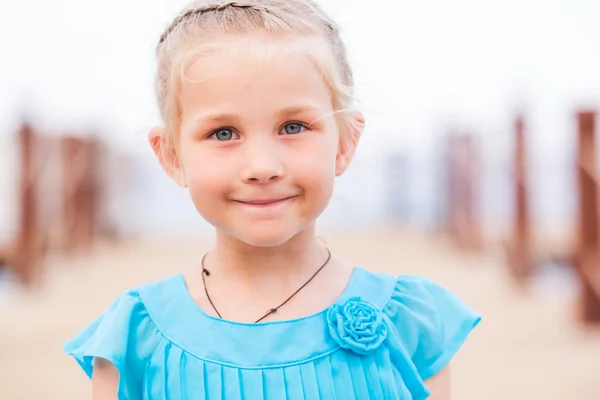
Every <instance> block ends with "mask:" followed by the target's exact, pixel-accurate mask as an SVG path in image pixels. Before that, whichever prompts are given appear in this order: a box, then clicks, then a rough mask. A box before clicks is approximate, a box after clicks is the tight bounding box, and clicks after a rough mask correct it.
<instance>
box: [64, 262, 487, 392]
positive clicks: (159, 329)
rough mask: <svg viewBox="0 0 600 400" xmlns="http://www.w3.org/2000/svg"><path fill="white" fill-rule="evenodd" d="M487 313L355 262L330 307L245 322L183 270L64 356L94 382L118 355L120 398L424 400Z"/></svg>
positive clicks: (123, 301) (109, 316)
mask: <svg viewBox="0 0 600 400" xmlns="http://www.w3.org/2000/svg"><path fill="white" fill-rule="evenodd" d="M479 320H480V317H479V316H478V315H477V314H476V313H475V312H474V311H472V310H471V309H470V308H469V307H468V306H466V305H465V304H463V303H462V302H461V301H460V300H459V299H458V298H457V297H455V296H454V295H453V294H452V293H450V292H449V291H447V290H446V289H444V288H442V287H441V286H439V285H437V284H435V283H434V282H432V281H430V280H428V279H425V278H422V277H418V276H400V277H395V276H391V275H385V274H378V273H373V272H369V271H367V270H365V269H362V268H359V267H355V268H354V271H353V274H352V277H351V279H350V282H349V284H348V286H347V288H346V289H345V291H344V293H343V294H342V295H341V296H340V297H339V298H338V300H337V301H336V302H335V303H334V304H333V305H332V306H331V307H329V308H328V309H326V310H323V311H321V312H319V313H317V314H313V315H310V316H308V317H304V318H299V319H294V320H287V321H277V322H264V323H258V324H251V323H237V322H232V321H227V320H222V319H219V318H216V317H213V316H211V315H209V314H207V313H205V312H203V311H202V310H201V309H200V308H199V307H198V306H197V305H196V303H195V302H194V300H193V299H192V298H191V296H190V295H189V293H188V291H187V288H186V285H185V281H184V278H183V275H181V274H178V275H175V276H172V277H170V278H167V279H165V280H162V281H159V282H155V283H151V284H147V285H144V286H141V287H139V288H137V289H134V290H130V291H128V292H126V293H124V294H123V295H121V296H120V297H119V298H117V300H116V301H115V302H114V303H113V304H112V305H111V306H110V307H109V308H108V310H107V311H106V312H105V313H104V314H103V315H102V316H100V317H99V318H98V319H96V320H95V321H93V322H92V323H91V324H90V325H88V326H87V327H86V328H85V329H84V330H83V331H82V332H81V333H79V334H78V335H77V336H76V337H75V338H73V339H72V340H70V341H68V342H67V343H65V345H64V351H65V353H66V354H68V355H71V356H73V357H74V358H75V359H76V360H77V362H78V363H79V364H80V365H81V367H82V368H83V370H84V371H85V373H86V374H87V375H88V376H89V377H91V376H92V372H93V359H94V357H102V358H105V359H107V360H109V361H111V362H112V363H113V364H114V365H115V366H116V368H117V369H118V370H119V372H120V382H119V389H118V391H119V399H177V400H188V399H190V400H191V399H193V400H200V399H207V400H217V399H219V400H260V399H268V400H282V399H288V400H300V399H302V400H317V399H326V400H335V399H339V400H352V399H356V400H367V399H374V400H375V399H376V400H381V399H386V400H387V399H402V400H409V399H412V400H420V399H425V398H427V397H428V396H429V394H430V393H429V390H428V389H427V387H426V386H425V383H424V381H425V380H426V379H428V378H430V377H432V376H433V375H435V374H436V373H438V372H439V371H440V370H442V369H443V368H444V367H445V366H446V365H447V364H448V362H449V361H450V359H451V358H452V357H453V356H454V354H455V353H456V352H457V351H458V349H459V348H460V346H461V345H462V343H463V342H464V341H465V339H466V338H467V336H468V334H469V333H470V332H471V330H472V329H473V328H474V327H475V326H476V325H477V323H478V322H479Z"/></svg>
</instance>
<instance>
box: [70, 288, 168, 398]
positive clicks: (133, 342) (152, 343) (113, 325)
mask: <svg viewBox="0 0 600 400" xmlns="http://www.w3.org/2000/svg"><path fill="white" fill-rule="evenodd" d="M159 338H160V337H159V333H158V331H157V329H156V327H155V325H154V323H153V321H152V320H151V318H150V316H149V315H148V313H147V311H146V308H145V307H144V304H143V302H142V301H141V299H140V298H139V295H138V294H137V293H136V292H128V293H125V294H123V295H122V296H120V297H119V298H118V299H117V300H116V301H114V302H113V303H112V304H111V305H110V307H109V308H108V309H107V310H106V311H105V312H104V314H102V315H101V316H100V317H99V318H97V319H96V320H94V321H93V322H91V323H90V324H89V325H88V326H87V327H85V328H84V329H83V330H82V331H81V332H80V333H79V334H77V335H76V336H75V337H74V338H72V339H71V340H69V341H67V342H66V343H65V344H64V346H63V350H64V352H65V354H67V355H69V356H72V357H74V358H75V360H76V361H77V362H78V363H79V365H80V366H81V368H82V369H83V371H84V372H85V373H86V374H87V376H88V377H90V378H91V377H92V374H93V370H94V364H93V361H94V358H96V357H100V358H103V359H106V360H108V361H110V362H112V363H113V364H114V365H115V367H116V368H117V370H118V371H119V398H127V399H137V398H141V390H142V388H143V383H144V382H143V381H144V374H145V368H146V364H147V363H148V362H149V360H150V358H151V356H152V354H153V353H154V350H155V349H156V347H157V345H158V341H159Z"/></svg>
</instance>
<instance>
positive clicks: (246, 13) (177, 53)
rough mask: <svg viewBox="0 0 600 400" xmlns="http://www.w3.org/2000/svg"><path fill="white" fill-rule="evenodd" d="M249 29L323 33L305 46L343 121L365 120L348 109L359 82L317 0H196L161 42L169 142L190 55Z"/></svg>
mask: <svg viewBox="0 0 600 400" xmlns="http://www.w3.org/2000/svg"><path fill="white" fill-rule="evenodd" d="M248 33H265V34H268V35H275V36H277V37H282V36H283V35H289V36H296V37H300V38H316V39H318V43H320V44H321V46H315V45H314V43H312V46H310V49H303V50H304V51H309V52H311V53H313V54H308V55H309V56H310V57H311V59H312V62H313V63H314V64H315V66H316V67H317V68H318V70H319V71H320V73H321V74H322V76H323V79H324V82H325V83H326V84H327V85H328V87H329V88H330V90H331V93H332V98H333V107H334V111H335V113H336V117H337V118H338V121H339V122H340V123H342V124H357V123H359V124H361V123H362V121H358V122H357V121H352V119H351V118H350V115H349V111H350V110H351V108H352V105H353V86H354V82H353V77H352V71H351V69H350V66H349V64H348V59H347V55H346V48H345V46H344V44H343V43H342V40H341V38H340V33H339V29H338V26H337V24H336V23H335V22H334V21H333V20H331V19H330V18H329V17H328V16H327V15H326V14H325V13H324V12H323V11H322V10H321V8H320V7H319V6H318V5H317V4H316V3H315V2H314V1H312V0H246V1H243V2H241V1H215V0H204V1H202V0H200V1H198V0H196V1H193V2H192V3H191V5H190V6H189V7H188V8H187V9H185V10H184V11H183V12H182V13H181V14H180V15H179V16H177V17H176V18H175V19H174V20H173V22H172V23H171V25H170V26H169V27H168V28H167V29H166V30H165V32H164V33H163V34H162V36H161V38H160V40H159V43H158V46H157V48H156V55H157V58H158V70H157V74H156V96H157V101H158V106H159V110H160V114H161V117H162V120H163V123H164V125H165V132H166V133H167V136H168V139H169V142H170V144H171V146H169V147H175V146H173V145H174V142H173V140H174V139H173V137H174V133H176V132H177V130H178V125H179V121H178V120H179V117H180V106H179V99H178V89H177V88H178V86H179V84H180V82H181V78H182V77H183V76H184V75H185V74H184V70H185V63H186V60H187V59H188V57H189V55H190V54H192V53H194V54H197V53H198V48H199V46H200V45H201V44H209V45H210V42H211V41H214V40H215V39H216V38H217V37H218V36H219V35H227V34H234V35H235V34H248ZM319 47H320V48H319ZM194 50H195V52H194ZM352 128H353V129H350V130H349V131H350V132H353V133H354V132H356V133H357V134H360V129H361V128H360V127H357V126H353V127H352ZM351 139H352V140H356V139H357V138H351Z"/></svg>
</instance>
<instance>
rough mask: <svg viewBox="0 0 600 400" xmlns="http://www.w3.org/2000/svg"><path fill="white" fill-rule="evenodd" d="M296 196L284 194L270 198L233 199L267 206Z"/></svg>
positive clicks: (243, 202) (247, 203) (252, 204)
mask: <svg viewBox="0 0 600 400" xmlns="http://www.w3.org/2000/svg"><path fill="white" fill-rule="evenodd" d="M294 197H296V196H285V197H272V198H260V199H248V200H235V201H236V202H238V203H242V204H246V205H249V206H269V205H275V204H279V203H283V202H284V201H287V200H290V199H292V198H294Z"/></svg>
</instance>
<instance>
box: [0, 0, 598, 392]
mask: <svg viewBox="0 0 600 400" xmlns="http://www.w3.org/2000/svg"><path fill="white" fill-rule="evenodd" d="M184 3H185V2H183V1H180V0H178V1H167V0H145V1H141V0H130V1H127V2H121V1H116V0H105V1H103V2H100V3H98V2H91V1H89V0H78V1H75V0H56V1H53V2H44V1H41V0H31V1H28V2H21V1H16V0H3V1H1V2H0V37H1V38H2V39H1V41H2V43H3V50H2V54H3V57H2V58H3V62H2V63H0V88H1V90H0V248H2V246H3V245H4V244H7V243H10V241H11V240H12V238H14V237H15V235H16V234H17V233H18V227H19V215H20V209H19V185H18V183H19V182H18V179H19V173H18V171H19V165H20V164H19V142H18V137H17V136H16V132H17V131H18V129H19V127H20V126H21V124H22V122H23V121H27V122H29V123H30V124H31V125H32V126H33V127H34V129H35V131H36V132H37V133H38V134H39V135H40V136H42V137H46V138H49V139H52V138H60V137H61V136H64V135H70V136H73V137H79V138H82V139H85V138H89V137H92V136H93V137H97V138H99V139H100V140H101V141H102V143H103V145H104V146H106V148H107V150H106V154H108V155H107V158H106V159H105V160H104V162H103V163H102V166H101V169H102V173H103V185H104V186H103V190H104V191H103V198H102V220H103V221H110V225H111V229H113V231H114V232H116V235H114V236H113V237H111V238H100V239H98V240H95V241H94V243H93V246H92V247H91V248H90V249H89V250H88V251H83V252H71V253H69V254H65V253H64V252H60V251H51V252H50V253H49V254H48V256H47V258H46V259H45V262H44V263H43V266H42V267H41V276H40V281H39V282H38V284H36V285H35V286H34V287H30V288H24V287H22V286H21V285H20V284H19V283H18V281H17V280H16V279H15V277H14V276H12V275H11V274H10V273H8V272H6V271H4V272H0V399H7V400H13V399H27V400H29V399H61V400H69V399H78V400H79V399H89V398H91V396H90V385H89V380H88V379H87V378H86V377H85V375H84V374H83V373H82V372H81V371H80V370H79V367H78V366H77V364H76V363H75V362H74V361H73V360H72V359H69V358H67V357H65V356H64V355H63V354H62V350H61V344H62V342H64V341H65V340H66V339H68V338H69V337H71V336H72V335H73V334H75V333H76V332H78V331H79V330H80V329H81V328H82V327H83V326H84V325H85V324H86V323H87V322H89V321H90V320H91V319H92V318H94V317H95V316H97V315H99V314H100V313H101V312H102V311H103V310H104V309H105V308H106V307H107V306H108V305H109V303H110V301H111V300H112V299H114V297H115V296H117V295H118V294H120V293H121V292H122V291H123V290H125V289H126V288H129V287H131V286H135V285H138V284H141V283H144V282H148V281H152V280H156V279H160V278H162V277H165V276H168V275H169V274H173V273H176V272H177V271H179V270H180V269H182V268H185V267H186V266H188V265H190V264H191V263H193V262H195V261H197V260H198V257H200V256H201V254H202V253H203V252H204V251H205V250H206V249H208V248H209V247H210V245H211V242H212V230H211V227H210V226H209V225H208V224H207V223H206V222H205V221H203V220H202V219H201V218H200V217H199V216H198V215H197V213H196V212H195V210H194V208H193V206H192V204H191V202H190V200H189V197H188V194H187V193H186V192H185V191H184V190H181V189H179V188H178V187H176V186H175V184H174V183H172V182H170V181H169V179H168V178H167V177H166V176H165V175H164V173H163V172H162V170H161V169H160V167H159V166H158V165H157V163H156V162H155V160H154V159H153V156H152V154H151V152H150V149H149V146H148V145H147V143H146V135H147V132H148V130H149V129H150V128H151V127H152V126H154V125H155V124H157V123H159V122H158V113H157V110H156V106H155V102H154V97H153V73H154V69H155V63H154V46H155V44H156V40H157V38H158V36H159V35H160V33H161V32H162V29H164V27H165V26H166V25H167V24H168V23H169V21H170V19H171V18H172V17H174V16H175V15H176V13H177V12H178V10H179V9H180V8H181V7H182V6H183V4H184ZM320 3H322V4H323V6H324V8H325V9H326V10H327V11H329V12H330V13H331V14H332V16H333V17H334V18H335V19H336V20H337V21H338V22H339V23H340V24H341V27H342V32H343V37H344V39H345V41H346V44H347V47H348V49H349V55H350V59H351V62H352V64H353V66H354V69H355V76H356V82H357V89H356V96H357V98H358V99H359V100H360V103H359V106H360V108H361V109H362V110H363V111H364V113H365V115H366V118H367V129H366V132H365V135H364V137H363V138H362V139H361V143H360V147H359V150H358V153H357V156H356V160H355V163H354V164H353V165H352V167H351V168H350V170H349V171H348V173H347V174H346V175H344V176H343V177H341V178H340V179H339V180H338V182H337V186H336V190H335V193H334V196H333V199H332V203H331V206H330V208H329V209H328V210H327V211H326V212H325V214H324V215H323V216H322V217H321V219H320V221H319V230H320V234H321V235H322V236H323V237H324V238H325V240H326V241H327V243H328V244H329V245H330V247H331V248H332V249H333V250H334V251H335V252H337V253H339V254H340V255H341V256H342V257H344V258H346V259H348V260H351V261H352V262H353V263H356V264H357V265H361V266H364V267H366V268H369V269H372V270H376V271H384V272H389V273H393V274H404V273H416V274H420V275H424V276H427V277H430V278H432V279H434V280H436V281H437V282H439V283H441V284H444V285H446V286H447V287H448V288H450V289H452V290H454V291H455V292H456V293H457V294H458V295H459V296H461V297H462V298H463V299H464V300H465V301H466V302H467V303H469V304H470V305H471V306H472V307H473V308H474V309H476V310H477V311H478V312H480V313H481V314H482V316H483V322H482V324H481V325H480V326H479V327H478V328H477V329H476V330H475V331H474V333H473V335H472V337H471V339H470V340H469V341H468V342H467V344H466V345H465V347H464V348H463V349H462V350H461V351H460V353H459V355H458V356H457V358H456V359H455V362H454V367H453V375H454V384H453V385H454V387H453V392H454V396H455V397H454V398H455V399H458V400H471V399H486V400H487V399H489V400H496V399H506V398H510V399H515V400H520V399H533V400H538V399H539V400H550V399H552V400H554V399H556V400H558V399H561V400H562V399H582V400H596V399H599V398H600V380H599V379H598V377H599V372H598V371H599V368H598V362H597V360H598V359H600V330H599V329H598V328H597V327H594V326H589V325H584V324H582V323H581V321H580V318H579V317H578V307H579V293H580V289H581V283H580V282H579V280H578V278H577V276H576V275H575V274H574V273H573V271H572V269H571V268H568V267H565V266H564V265H562V264H561V263H560V260H556V259H554V258H552V257H551V256H550V255H553V254H562V252H563V251H562V249H563V248H567V249H568V248H570V247H569V246H570V244H571V243H572V242H573V238H574V235H573V232H574V229H575V228H576V217H577V180H576V177H577V175H576V170H575V164H576V160H575V156H576V143H577V142H576V138H577V120H576V118H575V116H576V113H577V112H578V111H580V110H587V109H591V110H600V73H599V72H598V71H600V53H599V52H598V51H597V49H600V24H599V23H598V22H600V20H599V16H600V3H598V2H595V1H593V0H555V1H550V2H549V1H541V0H503V1H500V0H489V1H475V0H452V1H442V0H429V1H424V2H423V1H422V2H417V3H415V2H408V1H404V0H401V1H398V0H395V1H393V0H369V1H368V2H366V1H363V0H326V1H325V0H324V1H321V2H320ZM518 114H522V115H523V116H524V118H525V121H526V127H527V128H526V133H527V136H526V144H527V160H528V164H527V174H528V179H529V182H530V190H529V199H528V201H529V207H530V212H531V226H532V230H533V234H534V236H535V238H536V242H535V246H536V250H537V251H538V253H537V254H538V255H539V256H538V257H537V260H536V261H537V262H538V267H539V268H538V273H537V274H536V276H535V277H534V278H533V279H532V280H531V282H530V283H529V285H528V286H527V288H526V289H525V290H523V289H522V288H519V287H518V286H516V285H515V283H514V281H513V280H512V279H511V278H510V274H509V268H508V266H507V262H506V257H505V253H504V251H503V247H502V243H503V241H504V240H505V239H506V238H507V237H509V236H510V233H511V228H512V224H513V214H514V211H515V207H514V195H515V193H514V189H513V181H514V175H513V172H514V168H513V153H514V144H515V142H514V127H513V125H514V120H515V118H516V116H517V115H518ZM451 133H455V134H456V133H457V134H460V135H468V136H469V137H470V138H472V139H473V140H474V141H475V142H476V143H477V153H476V154H477V157H478V163H479V164H478V168H477V172H478V181H477V182H478V185H477V189H476V193H475V198H474V209H475V214H476V218H477V224H478V227H480V230H481V232H480V233H481V237H482V243H481V246H479V248H478V249H477V250H476V251H465V250H464V249H462V250H461V249H458V248H457V247H456V245H455V243H454V242H453V240H452V238H451V237H449V235H448V233H447V231H446V230H445V221H446V219H447V215H448V198H447V185H448V184H449V182H448V178H447V168H448V166H447V164H446V162H445V154H446V153H445V151H446V147H445V146H446V144H447V140H448V137H449V134H451ZM50 150H51V148H50V149H49V150H48V152H50ZM42 153H43V151H42ZM49 182H50V183H46V184H45V186H44V187H43V189H42V190H41V191H40V192H39V193H38V195H37V196H38V201H39V203H40V204H42V205H43V206H44V207H47V208H52V207H54V206H55V205H56V204H58V203H59V202H60V193H61V192H60V190H59V188H58V187H59V186H58V184H54V183H52V182H54V181H51V180H50V181H49Z"/></svg>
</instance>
